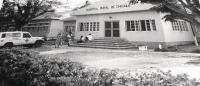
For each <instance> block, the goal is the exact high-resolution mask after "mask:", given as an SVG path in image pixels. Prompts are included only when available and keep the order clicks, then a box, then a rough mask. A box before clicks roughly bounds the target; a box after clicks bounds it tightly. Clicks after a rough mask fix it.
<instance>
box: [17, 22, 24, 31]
mask: <svg viewBox="0 0 200 86" xmlns="http://www.w3.org/2000/svg"><path fill="white" fill-rule="evenodd" d="M22 26H23V25H22V24H20V23H15V31H22Z"/></svg>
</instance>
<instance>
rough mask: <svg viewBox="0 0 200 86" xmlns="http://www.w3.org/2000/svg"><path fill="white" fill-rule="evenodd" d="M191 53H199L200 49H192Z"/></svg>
mask: <svg viewBox="0 0 200 86" xmlns="http://www.w3.org/2000/svg"><path fill="white" fill-rule="evenodd" d="M192 53H200V49H196V50H193V51H192Z"/></svg>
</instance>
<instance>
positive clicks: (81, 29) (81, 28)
mask: <svg viewBox="0 0 200 86" xmlns="http://www.w3.org/2000/svg"><path fill="white" fill-rule="evenodd" d="M80 31H84V30H83V23H80Z"/></svg>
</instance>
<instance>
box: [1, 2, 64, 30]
mask: <svg viewBox="0 0 200 86" xmlns="http://www.w3.org/2000/svg"><path fill="white" fill-rule="evenodd" d="M59 4H61V3H60V2H58V1H57V0H4V1H3V7H2V9H1V11H0V12H1V14H3V17H4V19H12V21H13V22H14V23H15V24H14V25H15V28H16V30H20V29H21V28H22V27H23V26H24V25H25V24H27V23H28V22H29V21H31V20H32V19H33V18H36V17H38V16H40V15H43V14H44V13H46V12H48V11H49V10H52V7H53V6H56V5H59ZM1 16H2V15H1Z"/></svg>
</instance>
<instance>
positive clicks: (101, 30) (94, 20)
mask: <svg viewBox="0 0 200 86" xmlns="http://www.w3.org/2000/svg"><path fill="white" fill-rule="evenodd" d="M153 6H154V5H152V4H134V5H131V4H129V2H128V0H101V1H99V2H96V3H95V4H92V5H89V6H87V7H84V8H82V9H79V10H77V11H76V12H74V13H72V15H73V16H75V17H76V30H75V37H76V39H79V38H80V36H81V35H83V36H86V35H88V34H90V33H91V34H92V35H93V37H94V38H102V37H105V38H112V37H114V38H124V39H127V40H128V41H130V42H132V43H133V44H136V45H149V46H158V44H163V45H180V44H188V43H192V42H193V41H194V39H193V33H192V30H191V27H190V24H189V23H188V22H186V21H183V20H177V21H175V22H169V21H167V22H166V21H165V20H163V19H162V17H163V16H164V15H165V14H163V13H159V12H156V11H155V10H150V8H152V7H153Z"/></svg>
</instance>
